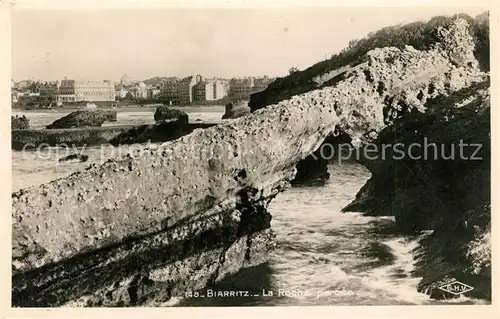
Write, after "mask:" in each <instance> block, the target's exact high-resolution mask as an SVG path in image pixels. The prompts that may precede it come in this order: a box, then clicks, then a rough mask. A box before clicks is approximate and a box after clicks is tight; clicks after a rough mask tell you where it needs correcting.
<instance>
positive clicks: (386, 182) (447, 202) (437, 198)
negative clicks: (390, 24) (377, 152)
mask: <svg viewBox="0 0 500 319" xmlns="http://www.w3.org/2000/svg"><path fill="white" fill-rule="evenodd" d="M488 89H489V81H485V82H481V83H477V84H475V85H472V86H470V87H468V88H464V89H462V90H459V91H457V92H455V93H454V94H451V95H450V96H448V97H440V98H436V99H433V100H430V101H428V103H426V112H425V113H421V112H418V111H414V112H411V113H409V114H406V115H405V116H403V117H401V118H400V119H398V120H396V121H395V123H394V124H393V125H391V126H389V127H387V128H385V129H384V130H382V131H381V132H380V134H379V136H378V138H377V140H376V141H375V144H376V145H378V146H379V147H380V148H381V147H382V145H396V144H397V143H401V145H406V146H408V145H412V144H413V145H417V147H413V148H412V149H411V150H410V149H402V148H401V151H399V150H398V151H395V149H388V150H387V154H386V156H385V159H380V160H376V161H373V160H368V159H366V158H362V159H361V163H363V164H364V165H365V166H366V167H367V168H368V169H369V170H370V172H371V173H372V177H371V178H370V180H369V181H368V182H367V184H366V185H365V186H364V187H363V188H362V189H361V190H360V192H359V193H358V195H357V196H356V200H355V202H354V203H352V204H350V205H349V206H348V207H346V208H345V210H346V211H358V212H359V211H361V212H366V213H367V214H369V215H391V216H395V217H396V225H397V227H398V230H399V231H401V232H403V233H418V232H420V231H422V230H433V233H432V234H431V235H428V236H426V237H425V238H424V239H422V240H421V246H420V248H419V249H417V251H416V252H415V254H416V260H417V264H416V269H415V275H416V276H419V277H423V280H422V282H421V283H420V285H419V290H420V291H424V292H427V293H429V294H430V295H431V296H432V297H433V298H445V297H448V298H449V297H450V295H448V296H447V295H446V293H444V292H442V291H441V290H439V289H438V286H439V285H440V284H442V282H443V280H449V281H451V280H452V279H455V280H459V281H462V282H464V283H467V284H469V285H471V286H473V287H474V288H475V289H474V290H473V291H471V292H470V293H469V294H470V295H473V296H476V297H480V298H487V299H490V298H491V266H490V259H491V257H490V247H489V242H488V239H487V238H489V237H490V231H491V230H490V228H491V215H490V200H491V199H490V183H491V181H490V165H491V163H490V158H491V153H490V145H491V141H490V102H489V93H488ZM461 144H462V145H461ZM402 151H404V152H402ZM409 152H411V153H409ZM450 234H453V236H450ZM476 287H477V289H476Z"/></svg>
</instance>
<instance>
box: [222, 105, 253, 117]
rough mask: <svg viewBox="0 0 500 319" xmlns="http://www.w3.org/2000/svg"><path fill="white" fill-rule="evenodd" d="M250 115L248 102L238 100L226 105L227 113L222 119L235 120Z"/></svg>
mask: <svg viewBox="0 0 500 319" xmlns="http://www.w3.org/2000/svg"><path fill="white" fill-rule="evenodd" d="M249 113H250V107H249V106H248V101H244V100H238V101H233V102H231V103H228V104H226V112H225V113H224V115H222V119H223V120H224V119H235V118H238V117H242V116H245V115H247V114H249Z"/></svg>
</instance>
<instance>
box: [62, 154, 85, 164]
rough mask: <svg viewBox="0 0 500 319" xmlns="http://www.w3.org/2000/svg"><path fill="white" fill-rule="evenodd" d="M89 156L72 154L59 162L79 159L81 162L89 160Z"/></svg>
mask: <svg viewBox="0 0 500 319" xmlns="http://www.w3.org/2000/svg"><path fill="white" fill-rule="evenodd" d="M88 159H89V156H88V155H84V154H71V155H68V156H65V157H63V158H60V159H59V162H67V161H72V160H78V161H80V162H86V161H88Z"/></svg>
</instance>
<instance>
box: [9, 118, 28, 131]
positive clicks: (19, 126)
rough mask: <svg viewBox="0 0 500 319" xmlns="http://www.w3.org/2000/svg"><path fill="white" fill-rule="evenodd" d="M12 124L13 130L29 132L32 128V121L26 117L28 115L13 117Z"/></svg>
mask: <svg viewBox="0 0 500 319" xmlns="http://www.w3.org/2000/svg"><path fill="white" fill-rule="evenodd" d="M10 123H11V124H10V126H11V129H12V130H28V129H29V128H30V120H29V119H28V118H27V117H26V115H23V116H17V115H16V116H11V117H10Z"/></svg>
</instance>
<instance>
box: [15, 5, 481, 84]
mask: <svg viewBox="0 0 500 319" xmlns="http://www.w3.org/2000/svg"><path fill="white" fill-rule="evenodd" d="M364 10H368V9H367V8H364ZM370 10H371V11H372V12H373V14H371V15H364V19H363V21H360V20H359V19H357V18H356V16H359V12H357V11H358V9H355V8H349V9H348V8H327V9H325V8H290V9H286V10H283V9H280V10H274V9H266V10H251V9H244V10H235V9H210V10H203V11H202V10H188V9H169V10H156V11H154V10H148V9H140V10H136V11H134V13H133V14H132V13H131V12H130V10H120V9H108V10H80V11H65V10H45V11H44V14H43V15H40V14H38V12H37V11H36V10H26V9H22V10H21V9H15V8H14V10H13V14H12V78H13V79H15V80H16V81H20V80H28V79H32V80H41V81H55V80H61V79H64V78H65V77H67V78H72V79H88V80H110V81H118V80H119V79H120V78H121V77H122V76H123V75H124V74H127V75H128V76H129V77H130V78H131V79H134V80H135V81H143V80H146V79H149V78H153V77H179V78H183V77H186V76H190V75H195V74H203V75H204V76H205V77H207V78H214V77H216V78H228V79H229V78H233V77H234V78H243V77H247V76H253V77H259V76H264V75H267V76H269V77H280V76H284V75H286V74H287V73H288V70H290V69H291V68H297V69H299V70H300V69H304V68H306V67H307V66H310V65H311V64H314V63H316V62H319V61H321V60H325V59H328V58H329V57H330V56H331V55H332V54H335V53H338V52H339V51H341V50H342V49H343V48H345V47H346V46H347V45H348V43H349V41H351V40H354V39H359V38H363V37H364V36H366V35H367V34H368V33H369V32H370V31H371V30H374V29H379V28H383V27H386V26H390V25H395V24H399V23H405V22H409V21H415V20H427V19H429V18H431V17H432V16H435V15H439V14H442V15H447V14H450V13H452V11H453V10H456V8H454V9H452V8H439V7H429V8H427V9H426V10H419V11H417V12H412V10H411V9H410V8H392V9H391V10H387V9H382V8H371V9H370ZM378 10H380V14H378V12H377V11H378ZM484 10H485V8H484V7H481V6H480V5H479V6H477V7H464V8H463V10H461V11H462V12H464V13H468V14H471V15H476V14H479V13H481V12H483V11H484ZM453 12H455V11H453ZM157 17H158V19H157ZM160 17H161V19H160ZM125 21H126V22H125ZM251 21H259V23H254V24H252V23H251ZM310 21H314V23H313V24H312V23H308V22H310ZM340 26H343V28H341V29H342V30H343V32H342V33H340V34H339V33H336V34H332V37H333V38H334V39H333V40H334V41H324V39H322V37H316V36H314V35H315V34H324V32H322V30H325V29H330V28H331V29H332V30H335V29H337V30H338V29H339V27H340ZM349 26H353V27H352V28H350V27H349ZM354 26H355V27H354ZM330 40H331V39H330ZM235 43H237V44H238V45H236V46H235V45H234V44H235ZM104 47H105V48H106V50H102V49H101V48H104ZM271 61H272V62H271Z"/></svg>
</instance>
